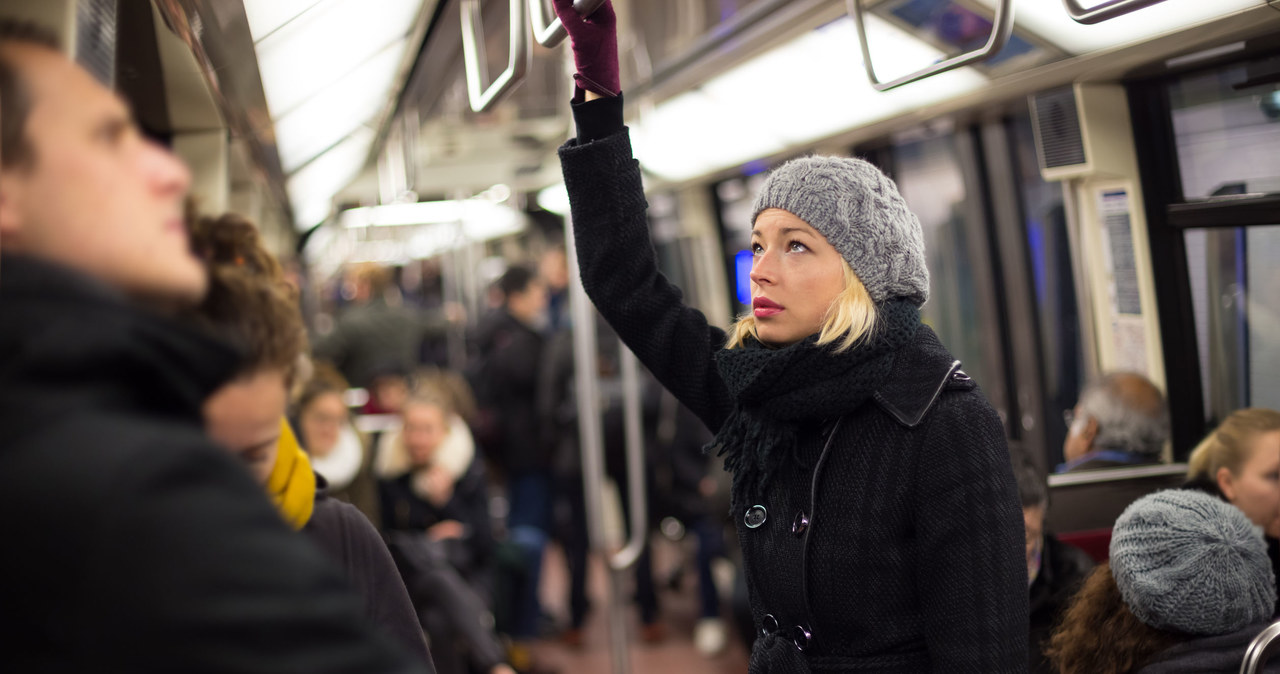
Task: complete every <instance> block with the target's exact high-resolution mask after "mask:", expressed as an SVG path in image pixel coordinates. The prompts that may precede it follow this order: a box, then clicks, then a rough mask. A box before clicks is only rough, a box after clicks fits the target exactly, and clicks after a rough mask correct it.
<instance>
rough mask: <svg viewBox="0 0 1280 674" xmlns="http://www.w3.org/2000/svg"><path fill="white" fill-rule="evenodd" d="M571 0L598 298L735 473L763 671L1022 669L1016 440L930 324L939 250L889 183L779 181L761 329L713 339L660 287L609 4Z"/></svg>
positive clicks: (734, 330)
mask: <svg viewBox="0 0 1280 674" xmlns="http://www.w3.org/2000/svg"><path fill="white" fill-rule="evenodd" d="M555 4H556V11H557V14H558V15H559V16H560V18H561V20H562V21H563V22H564V23H565V26H566V28H567V29H568V31H569V36H570V39H571V40H572V42H573V51H574V59H575V62H576V65H577V67H578V76H577V77H576V78H575V79H576V81H577V82H578V85H579V87H580V88H579V89H578V91H577V96H576V97H575V101H576V103H575V105H574V115H575V118H576V121H577V128H578V137H577V139H576V140H571V141H569V142H568V143H567V144H566V145H565V146H564V147H563V148H561V150H560V159H561V165H562V167H563V170H564V176H565V184H566V186H567V187H568V190H569V197H570V202H571V205H572V211H573V226H574V232H575V235H576V237H577V248H578V258H579V260H580V262H581V266H582V277H583V283H584V285H585V286H586V289H587V292H588V293H589V294H590V295H591V298H592V299H593V300H594V302H595V305H596V306H597V307H598V308H599V309H600V311H601V312H603V313H604V315H605V317H606V318H607V319H608V320H609V322H610V323H611V324H612V325H613V327H614V329H615V330H616V331H617V332H618V334H619V335H620V336H621V337H622V339H623V340H624V341H625V342H626V343H627V345H628V346H630V347H631V349H632V350H633V351H634V352H635V353H636V354H637V356H638V357H639V358H640V360H641V361H642V362H644V363H645V365H646V366H648V368H649V369H650V370H651V371H652V372H653V373H654V374H655V375H656V376H657V377H658V379H659V380H660V381H661V382H662V383H663V385H664V386H666V387H667V388H668V389H670V390H671V392H672V393H674V394H675V395H676V397H678V398H679V399H680V400H681V402H683V403H684V404H685V405H687V406H688V407H689V408H690V409H691V410H692V411H693V412H694V413H696V414H697V415H698V416H699V417H700V418H701V419H702V421H703V422H704V423H705V424H706V425H707V426H708V428H710V429H711V430H713V431H715V432H716V438H715V440H714V441H713V443H712V447H713V448H714V449H715V450H716V451H718V452H720V453H722V454H724V455H725V456H726V459H727V460H726V466H727V467H728V468H729V469H730V470H732V471H733V473H734V479H733V491H732V499H731V503H732V508H733V511H732V516H733V520H734V522H735V524H736V526H737V528H738V538H739V543H740V545H741V547H742V553H743V565H744V568H745V573H746V580H747V587H748V594H749V595H750V599H751V607H752V614H753V618H754V621H755V625H756V627H757V629H759V630H760V633H761V638H759V639H757V640H756V641H755V644H754V646H753V647H752V653H751V660H750V672H751V673H752V674H758V673H763V672H809V671H823V672H854V671H858V672H865V671H875V672H881V673H883V672H915V673H918V672H929V671H948V672H959V671H965V672H983V673H984V674H995V673H999V672H1020V673H1021V672H1026V669H1027V630H1028V627H1027V570H1026V563H1025V550H1024V547H1025V545H1024V544H1025V541H1024V536H1023V525H1022V519H1021V516H1020V513H1021V509H1020V508H1019V502H1018V496H1017V490H1016V488H1015V485H1014V480H1013V475H1012V469H1011V464H1010V461H1009V456H1008V449H1007V447H1006V442H1005V436H1004V429H1003V427H1002V425H1001V423H1000V420H999V418H998V417H997V416H996V413H995V412H994V411H993V410H992V408H991V406H990V405H989V404H988V403H987V401H986V399H985V398H984V397H983V396H982V394H981V393H980V392H978V390H977V388H976V386H975V384H974V382H972V381H971V380H970V379H969V377H968V376H966V375H965V374H964V373H963V372H961V371H960V364H959V362H958V361H957V360H956V359H955V358H954V357H952V355H951V354H950V353H948V352H947V350H946V348H945V347H943V345H942V344H941V343H940V342H939V341H938V338H937V336H936V335H935V334H934V333H933V331H932V330H930V329H929V328H928V327H926V326H923V325H921V323H920V313H919V307H920V305H922V304H923V303H924V302H925V300H926V299H927V298H928V296H929V277H928V271H927V270H926V269H925V264H924V244H923V234H922V231H921V227H920V223H919V221H918V220H917V219H916V217H915V216H914V215H912V213H911V212H910V210H909V209H908V208H907V205H906V203H905V202H904V201H903V199H902V197H901V196H900V195H899V194H898V190H897V188H896V187H895V186H894V184H893V182H892V181H891V180H889V179H888V178H887V177H885V176H884V174H882V173H881V172H880V171H879V170H877V169H876V168H875V167H874V166H872V165H870V164H868V163H866V162H863V161H859V160H856V159H843V158H835V157H810V158H805V159H799V160H796V161H793V162H789V163H787V164H786V165H784V166H782V167H781V168H779V169H778V170H776V171H775V172H774V173H773V174H772V175H771V176H770V177H769V179H768V180H767V181H766V183H765V185H764V187H763V188H762V190H761V192H760V194H759V196H758V197H757V199H756V203H755V207H754V209H753V211H754V215H753V217H752V226H753V230H752V236H751V241H752V243H751V247H752V250H753V252H754V253H755V262H754V265H753V267H752V270H751V296H752V313H751V314H749V315H747V316H744V317H743V318H741V319H739V320H738V321H737V323H735V324H734V325H733V326H732V327H731V328H730V329H729V330H728V332H727V333H726V332H725V331H724V330H721V329H719V328H717V327H715V326H712V325H709V324H708V323H707V320H706V318H705V317H704V316H703V315H702V314H701V313H700V312H698V311H696V310H694V309H692V308H690V307H687V306H685V305H683V304H682V303H681V296H680V293H679V291H678V290H677V289H676V288H674V287H673V286H672V285H671V284H670V283H668V281H667V280H666V279H665V278H664V277H663V276H662V275H661V274H659V273H658V269H657V264H656V262H655V259H654V251H653V247H652V245H651V244H650V242H649V232H648V227H647V222H646V215H645V209H646V204H645V199H644V190H643V187H642V185H641V180H640V169H639V166H638V165H637V163H636V161H635V160H634V159H632V155H631V145H630V139H629V137H628V135H627V131H626V129H625V127H624V126H623V124H622V102H621V97H620V93H619V84H618V81H619V80H618V72H617V48H616V44H617V42H616V37H615V34H614V15H613V10H612V7H611V6H610V5H609V3H605V4H604V5H602V7H601V9H600V10H598V11H597V12H596V13H595V14H594V15H592V17H591V18H590V19H589V20H584V19H583V18H581V17H580V16H578V14H577V13H576V12H575V11H574V10H573V9H572V4H573V3H572V2H571V1H570V0H556V3H555ZM762 84H764V83H762ZM773 94H774V92H769V91H767V90H766V89H763V88H762V90H761V100H760V104H761V105H768V104H769V96H770V95H773ZM782 95H803V93H802V92H790V93H785V92H784V93H782ZM708 123H714V121H709V122H708Z"/></svg>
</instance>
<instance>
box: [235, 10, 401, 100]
mask: <svg viewBox="0 0 1280 674" xmlns="http://www.w3.org/2000/svg"><path fill="white" fill-rule="evenodd" d="M275 2H277V0H246V2H245V5H246V11H248V7H249V5H258V4H274V3H275ZM420 9H421V0H378V2H377V3H376V4H375V3H369V2H366V1H364V0H325V1H324V2H320V3H318V4H315V6H313V7H312V8H310V9H309V10H307V11H306V12H305V13H303V14H302V15H301V16H298V17H297V18H295V19H293V20H291V21H289V22H288V23H286V24H284V25H283V26H280V27H279V28H278V29H277V30H275V32H272V33H270V34H269V35H266V36H265V37H263V38H262V39H261V40H260V41H259V42H257V44H256V45H255V50H256V51H257V55H258V69H259V71H260V72H261V75H262V86H263V90H264V92H265V93H266V97H267V108H268V110H270V111H271V115H272V117H273V118H275V117H278V116H280V115H282V114H284V113H287V112H289V111H290V110H292V109H293V108H294V107H295V106H297V105H299V104H301V103H302V102H303V101H305V100H307V99H308V98H310V97H312V96H314V95H315V94H316V93H318V92H319V91H321V90H322V89H324V88H326V87H327V86H328V85H329V84H330V83H331V82H333V81H334V79H335V78H337V77H341V76H343V75H344V74H346V73H348V72H350V71H351V70H352V69H354V68H355V67H357V66H358V65H359V64H362V63H364V62H365V61H367V60H368V59H369V58H370V57H372V56H373V55H375V54H377V53H378V52H380V51H382V50H383V49H384V48H385V47H386V46H387V45H389V44H391V43H393V42H396V41H399V40H403V39H404V38H405V37H406V36H408V34H409V31H410V30H411V29H412V28H413V22H414V18H415V17H416V16H417V13H418V11H419V10H420ZM260 11H265V10H261V9H260V8H259V9H255V10H253V13H258V12H260Z"/></svg>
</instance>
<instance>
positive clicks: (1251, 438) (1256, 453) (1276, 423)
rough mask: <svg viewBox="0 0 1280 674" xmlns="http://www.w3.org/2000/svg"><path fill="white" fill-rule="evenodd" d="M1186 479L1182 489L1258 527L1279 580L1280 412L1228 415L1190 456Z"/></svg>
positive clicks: (1249, 411) (1279, 610) (1245, 411)
mask: <svg viewBox="0 0 1280 674" xmlns="http://www.w3.org/2000/svg"><path fill="white" fill-rule="evenodd" d="M1187 478H1188V482H1187V487H1189V488H1192V489H1199V490H1200V491H1204V492H1206V493H1209V494H1213V495H1214V496H1217V497H1218V498H1221V499H1224V500H1226V501H1228V502H1230V503H1231V504H1232V505H1234V506H1236V507H1237V508H1239V509H1240V510H1242V511H1244V514H1245V515H1246V516H1247V517H1248V518H1249V519H1250V520H1251V521H1252V522H1253V523H1254V524H1256V525H1258V526H1260V527H1262V531H1263V534H1264V535H1265V536H1266V539H1267V554H1268V555H1270V557H1271V566H1272V568H1273V569H1274V570H1275V571H1276V573H1277V578H1280V540H1277V539H1280V412H1276V411H1275V410H1268V409H1261V408H1252V409H1243V410H1237V411H1235V412H1232V413H1231V414H1230V415H1228V416H1227V418H1226V419H1225V420H1223V422H1222V424H1221V425H1219V426H1218V427H1217V428H1216V429H1214V430H1213V432H1211V433H1210V434H1209V435H1208V436H1207V437H1205V439H1204V440H1202V441H1201V442H1200V444H1199V445H1197V446H1196V448H1195V450H1194V451H1193V452H1191V459H1190V461H1189V462H1188V465H1187ZM1276 608H1277V613H1280V605H1277V607H1276Z"/></svg>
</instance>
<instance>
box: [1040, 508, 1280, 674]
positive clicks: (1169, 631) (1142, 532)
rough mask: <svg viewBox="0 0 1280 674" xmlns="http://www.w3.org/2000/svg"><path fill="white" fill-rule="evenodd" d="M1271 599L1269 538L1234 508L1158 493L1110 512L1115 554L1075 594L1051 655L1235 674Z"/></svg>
mask: <svg viewBox="0 0 1280 674" xmlns="http://www.w3.org/2000/svg"><path fill="white" fill-rule="evenodd" d="M1275 601H1276V585H1275V578H1274V576H1273V575H1272V573H1271V563H1270V561H1269V560H1268V559H1267V553H1266V546H1265V544H1264V543H1263V542H1262V537H1261V535H1260V532H1259V531H1258V528H1257V527H1255V526H1254V525H1253V523H1251V522H1250V521H1249V519H1248V518H1247V517H1245V516H1244V514H1243V513H1241V512H1240V510H1239V509H1237V508H1233V507H1231V506H1230V505H1227V504H1226V503H1223V502H1222V501H1221V500H1219V499H1216V498H1214V497H1212V496H1209V495H1208V494H1202V493H1199V492H1196V491H1191V490H1184V489H1171V490H1166V491H1161V492H1156V493H1155V494H1150V495H1148V496H1144V497H1142V498H1141V499H1138V500H1137V501H1135V502H1134V503H1133V504H1132V505H1130V506H1129V507H1128V508H1126V509H1125V511H1124V513H1123V514H1121V515H1120V517H1119V518H1118V519H1117V520H1116V524H1115V529H1114V532H1113V535H1112V538H1111V559H1110V561H1109V562H1108V563H1107V564H1102V565H1100V566H1099V567H1098V568H1097V569H1095V570H1094V572H1093V574H1092V575H1090V576H1089V578H1088V580H1086V581H1085V584H1084V587H1083V588H1082V589H1081V590H1080V592H1079V594H1078V595H1076V598H1075V599H1074V600H1073V601H1072V603H1071V606H1070V607H1069V608H1068V609H1067V612H1066V615H1065V617H1064V618H1063V622H1062V625H1061V626H1060V627H1059V628H1058V629H1057V630H1056V631H1055V632H1054V635H1053V640H1052V642H1051V645H1050V649H1049V657H1050V659H1051V660H1052V661H1053V662H1054V664H1055V665H1056V666H1057V667H1058V668H1059V670H1058V671H1060V672H1061V673H1062V674H1097V673H1098V672H1116V673H1118V674H1125V673H1128V672H1141V673H1142V674H1174V673H1183V672H1186V673H1190V672H1196V673H1198V674H1210V673H1214V672H1218V673H1221V674H1234V673H1235V672H1238V671H1239V670H1240V662H1241V660H1242V659H1243V658H1244V653H1245V649H1246V647H1247V646H1248V645H1249V642H1250V641H1252V640H1253V638H1254V637H1255V636H1257V634H1258V633H1259V632H1260V631H1262V630H1263V629H1264V628H1265V627H1266V626H1267V622H1268V620H1269V618H1270V617H1271V613H1272V610H1273V609H1274V606H1275ZM1277 664H1280V663H1277ZM1277 669H1280V668H1277V667H1275V666H1273V667H1268V668H1267V671H1269V672H1270V671H1277Z"/></svg>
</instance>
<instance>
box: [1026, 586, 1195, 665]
mask: <svg viewBox="0 0 1280 674" xmlns="http://www.w3.org/2000/svg"><path fill="white" fill-rule="evenodd" d="M1188 638H1189V637H1187V636H1184V635H1181V634H1177V633H1174V632H1169V631H1166V630H1159V629H1156V628H1154V627H1151V626H1149V625H1147V624H1146V623H1144V622H1142V621H1141V620H1138V618H1137V616H1135V615H1133V612H1132V611H1130V610H1129V607H1128V606H1127V605H1125V603H1124V599H1123V598H1122V597H1121V596H1120V588H1119V587H1117V586H1116V581H1115V578H1114V577H1113V576H1112V575H1111V565H1110V564H1108V563H1105V562H1104V563H1103V564H1101V565H1099V566H1098V567H1097V568H1095V569H1094V570H1093V573H1092V574H1090V575H1089V577H1088V578H1087V579H1085V581H1084V585H1083V586H1082V587H1081V588H1080V591H1079V593H1077V594H1076V596H1075V598H1074V599H1073V600H1072V601H1071V606H1069V607H1068V608H1067V611H1066V613H1064V614H1063V616H1062V622H1061V623H1060V624H1059V625H1058V627H1057V629H1055V630H1054V632H1053V637H1052V638H1050V640H1049V648H1048V650H1047V651H1046V653H1045V655H1047V656H1048V657H1049V661H1050V662H1052V663H1053V665H1054V667H1056V668H1057V671H1058V672H1060V673H1061V674H1128V672H1136V671H1138V670H1139V669H1141V668H1142V667H1143V666H1144V665H1146V664H1147V663H1148V662H1149V661H1150V660H1151V658H1152V656H1154V655H1156V654H1157V653H1159V652H1161V651H1163V650H1165V649H1168V648H1170V647H1172V646H1175V645H1177V644H1179V643H1182V642H1183V641H1186V640H1187V639H1188Z"/></svg>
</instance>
